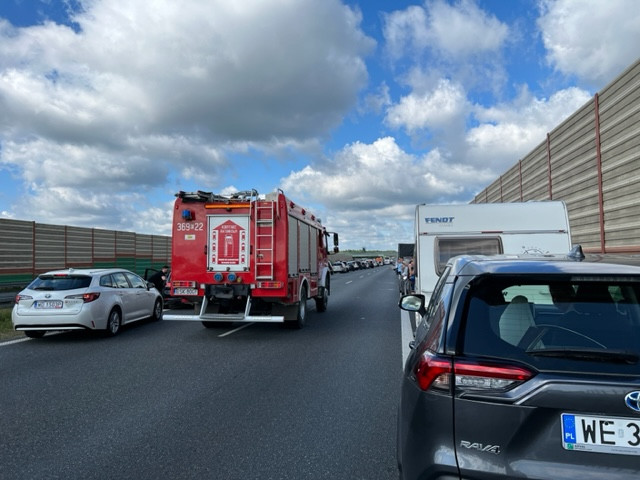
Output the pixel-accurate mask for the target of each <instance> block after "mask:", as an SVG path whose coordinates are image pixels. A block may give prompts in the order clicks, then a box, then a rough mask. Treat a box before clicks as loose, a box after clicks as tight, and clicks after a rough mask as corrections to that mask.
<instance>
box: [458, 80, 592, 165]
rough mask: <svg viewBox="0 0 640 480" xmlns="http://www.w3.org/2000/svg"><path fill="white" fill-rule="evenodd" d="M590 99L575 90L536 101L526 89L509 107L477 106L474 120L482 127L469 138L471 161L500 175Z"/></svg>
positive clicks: (506, 105)
mask: <svg viewBox="0 0 640 480" xmlns="http://www.w3.org/2000/svg"><path fill="white" fill-rule="evenodd" d="M591 98H592V97H591V95H590V94H589V92H586V91H584V90H581V89H579V88H575V87H573V88H568V89H565V90H560V91H558V92H556V93H554V94H553V95H552V96H551V97H550V98H548V99H538V98H533V97H531V95H530V94H529V92H528V91H527V90H526V89H525V90H523V92H522V93H521V95H520V97H519V98H517V99H516V100H515V101H514V102H512V103H510V104H502V105H496V106H494V107H490V108H483V107H480V106H478V107H477V108H476V111H475V116H476V118H477V119H478V120H479V121H480V124H479V125H478V126H476V127H474V128H472V129H470V130H469V131H468V132H467V134H466V145H467V148H468V152H467V155H468V159H469V161H470V162H472V163H473V164H477V165H485V166H487V167H489V168H492V169H493V170H494V171H495V172H496V175H498V174H500V173H501V172H502V171H504V170H506V169H507V168H509V167H511V166H512V165H513V164H515V163H516V161H517V160H518V159H520V158H522V156H524V155H525V154H527V153H529V152H530V151H531V150H533V149H534V148H535V147H536V146H537V145H539V144H540V143H541V142H543V141H544V139H545V138H546V135H547V133H548V132H550V131H551V130H553V128H555V127H556V126H557V125H559V124H560V123H562V122H563V121H564V120H565V119H566V118H568V117H569V116H571V115H572V114H573V113H574V112H575V111H576V110H578V109H579V108H580V107H582V106H583V105H584V104H585V103H586V102H588V101H589V100H591Z"/></svg>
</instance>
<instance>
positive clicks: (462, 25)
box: [384, 0, 509, 59]
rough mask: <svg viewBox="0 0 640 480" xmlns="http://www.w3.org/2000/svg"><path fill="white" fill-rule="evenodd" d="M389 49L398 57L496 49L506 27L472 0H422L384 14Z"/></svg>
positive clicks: (505, 35) (460, 54) (506, 32)
mask: <svg viewBox="0 0 640 480" xmlns="http://www.w3.org/2000/svg"><path fill="white" fill-rule="evenodd" d="M384 35H385V39H386V42H387V44H386V46H387V49H388V52H389V53H390V54H391V56H392V57H394V58H397V57H401V56H404V55H407V52H408V53H409V55H415V54H419V53H420V52H422V51H424V50H427V49H430V50H432V51H434V52H437V53H439V54H440V55H442V56H445V57H449V58H457V59H461V58H465V57H470V56H474V55H479V54H486V53H490V52H494V51H496V50H499V49H500V48H501V46H502V45H503V44H504V43H505V41H506V40H507V38H508V35H509V28H508V27H507V26H506V25H505V24H503V23H502V22H500V21H499V20H498V19H496V18H495V17H494V16H492V15H489V14H487V13H486V12H485V11H484V10H482V9H481V8H480V7H478V5H477V4H476V2H475V1H473V0H461V1H459V2H457V3H455V4H453V5H452V4H449V3H447V2H445V1H443V0H435V1H431V2H425V6H424V7H419V6H411V7H408V8H407V9H405V10H399V11H396V12H393V13H391V14H388V15H386V16H385V24H384Z"/></svg>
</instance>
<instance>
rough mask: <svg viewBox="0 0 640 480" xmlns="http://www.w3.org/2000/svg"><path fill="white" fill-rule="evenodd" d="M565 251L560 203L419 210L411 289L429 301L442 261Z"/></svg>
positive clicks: (564, 218)
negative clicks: (467, 256)
mask: <svg viewBox="0 0 640 480" xmlns="http://www.w3.org/2000/svg"><path fill="white" fill-rule="evenodd" d="M570 249H571V234H570V231H569V216H568V214H567V207H566V205H565V203H564V202H560V201H544V202H524V203H474V204H462V205H424V204H423V205H418V206H417V207H416V219H415V252H416V253H415V255H416V259H415V265H416V266H417V269H416V287H415V290H416V292H417V293H422V294H424V295H425V296H426V297H427V301H428V299H429V297H430V296H431V292H432V291H433V287H434V286H435V284H436V281H437V280H438V277H439V276H440V274H441V273H442V271H443V269H444V267H445V265H446V264H447V261H448V260H449V259H450V258H451V257H454V256H456V255H460V254H467V253H470V254H480V255H493V254H500V253H504V254H517V253H526V252H531V253H568V252H569V250H570Z"/></svg>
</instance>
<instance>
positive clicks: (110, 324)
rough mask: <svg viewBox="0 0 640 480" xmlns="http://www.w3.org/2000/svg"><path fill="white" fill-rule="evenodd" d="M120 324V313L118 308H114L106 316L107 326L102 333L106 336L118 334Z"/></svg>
mask: <svg viewBox="0 0 640 480" xmlns="http://www.w3.org/2000/svg"><path fill="white" fill-rule="evenodd" d="M121 326H122V314H121V313H120V310H118V309H117V308H114V309H113V310H111V312H110V313H109V318H107V328H105V331H104V333H105V334H106V335H107V336H108V337H113V336H115V335H117V334H118V332H119V331H120V327H121Z"/></svg>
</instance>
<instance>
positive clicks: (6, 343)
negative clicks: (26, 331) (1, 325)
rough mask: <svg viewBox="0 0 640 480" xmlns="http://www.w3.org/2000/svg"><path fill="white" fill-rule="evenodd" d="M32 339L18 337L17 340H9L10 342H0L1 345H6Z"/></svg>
mask: <svg viewBox="0 0 640 480" xmlns="http://www.w3.org/2000/svg"><path fill="white" fill-rule="evenodd" d="M28 340H31V339H30V338H29V337H24V338H18V339H17V340H9V341H8V342H2V343H0V347H6V346H7V345H13V344H14V343H20V342H26V341H28Z"/></svg>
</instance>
